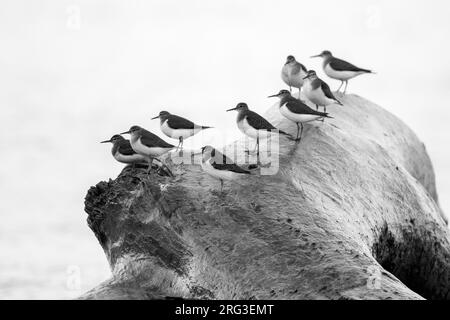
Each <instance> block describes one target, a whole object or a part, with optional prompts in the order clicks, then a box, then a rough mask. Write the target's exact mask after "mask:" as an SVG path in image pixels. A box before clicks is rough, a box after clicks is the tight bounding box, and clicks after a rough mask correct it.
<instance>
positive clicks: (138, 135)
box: [121, 126, 175, 176]
mask: <svg viewBox="0 0 450 320" xmlns="http://www.w3.org/2000/svg"><path fill="white" fill-rule="evenodd" d="M121 134H130V135H131V141H130V144H131V147H132V148H133V150H134V151H135V152H137V153H139V154H141V155H143V156H145V157H146V159H147V161H148V172H150V169H151V167H152V164H153V160H154V159H157V157H159V156H161V155H163V154H165V153H166V152H169V151H170V150H172V149H173V148H175V146H174V145H172V144H170V143H167V142H165V141H164V140H163V139H161V138H160V137H158V136H157V135H155V134H153V133H151V132H150V131H147V130H145V129H143V128H141V127H139V126H132V127H131V128H130V130H128V131H126V132H123V133H121ZM158 160H159V159H158ZM159 161H160V162H161V163H162V161H161V160H159ZM163 166H164V167H165V168H166V169H167V170H168V172H169V174H170V175H172V176H173V174H172V172H171V171H170V170H169V168H167V166H166V165H164V164H163Z"/></svg>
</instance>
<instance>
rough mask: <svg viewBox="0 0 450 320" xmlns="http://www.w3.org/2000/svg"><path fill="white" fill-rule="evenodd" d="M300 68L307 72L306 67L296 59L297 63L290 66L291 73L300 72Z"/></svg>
mask: <svg viewBox="0 0 450 320" xmlns="http://www.w3.org/2000/svg"><path fill="white" fill-rule="evenodd" d="M300 70H302V71H303V72H305V73H306V72H308V70H306V67H305V66H304V65H302V64H301V63H300V62H298V61H297V63H296V64H295V65H294V67H293V68H292V73H293V74H297V73H299V72H300Z"/></svg>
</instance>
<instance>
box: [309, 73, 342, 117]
mask: <svg viewBox="0 0 450 320" xmlns="http://www.w3.org/2000/svg"><path fill="white" fill-rule="evenodd" d="M304 80H305V83H304V86H303V87H304V89H303V90H304V93H305V96H306V98H308V100H309V101H311V102H312V103H314V104H315V105H316V110H318V109H319V106H321V107H324V111H325V112H327V106H329V105H330V104H335V103H337V104H339V105H341V106H342V103H341V102H340V101H339V100H338V99H336V97H335V96H334V95H333V93H332V92H331V90H330V87H329V86H328V84H326V83H325V81H323V80H321V79H320V78H319V77H318V76H317V74H316V72H315V71H314V70H309V71H308V74H307V75H306V77H305V78H304Z"/></svg>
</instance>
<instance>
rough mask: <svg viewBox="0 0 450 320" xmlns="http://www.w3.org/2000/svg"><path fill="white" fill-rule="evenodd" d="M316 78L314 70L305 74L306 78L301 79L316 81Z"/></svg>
mask: <svg viewBox="0 0 450 320" xmlns="http://www.w3.org/2000/svg"><path fill="white" fill-rule="evenodd" d="M316 78H317V74H316V72H315V71H314V70H309V71H308V73H307V74H306V77H304V78H303V79H304V80H305V79H311V80H313V79H316Z"/></svg>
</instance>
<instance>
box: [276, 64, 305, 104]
mask: <svg viewBox="0 0 450 320" xmlns="http://www.w3.org/2000/svg"><path fill="white" fill-rule="evenodd" d="M307 72H308V70H307V69H306V67H305V66H304V65H303V64H301V63H300V62H298V61H297V60H295V57H294V56H288V57H287V58H286V63H285V64H284V65H283V68H282V69H281V79H282V80H283V81H284V82H285V83H286V84H287V85H288V86H289V91H292V87H294V88H298V98H299V99H300V92H301V90H302V86H303V82H304V80H303V78H304V77H305V76H306V74H307Z"/></svg>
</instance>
